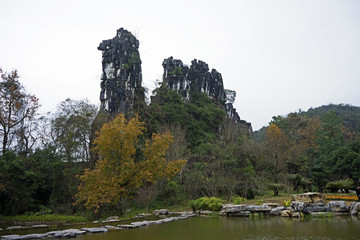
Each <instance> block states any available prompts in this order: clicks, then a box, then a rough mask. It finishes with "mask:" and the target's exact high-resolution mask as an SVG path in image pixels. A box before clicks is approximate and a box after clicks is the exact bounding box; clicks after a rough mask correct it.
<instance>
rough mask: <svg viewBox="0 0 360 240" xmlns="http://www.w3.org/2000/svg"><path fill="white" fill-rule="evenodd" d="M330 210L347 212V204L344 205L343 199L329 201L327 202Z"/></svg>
mask: <svg viewBox="0 0 360 240" xmlns="http://www.w3.org/2000/svg"><path fill="white" fill-rule="evenodd" d="M327 208H328V210H329V211H330V212H349V211H350V209H349V206H346V203H345V201H331V202H329V203H328V204H327Z"/></svg>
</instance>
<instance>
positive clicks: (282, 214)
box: [281, 210, 291, 217]
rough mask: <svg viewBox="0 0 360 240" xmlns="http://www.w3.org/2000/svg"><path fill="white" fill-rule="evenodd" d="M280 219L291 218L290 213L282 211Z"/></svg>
mask: <svg viewBox="0 0 360 240" xmlns="http://www.w3.org/2000/svg"><path fill="white" fill-rule="evenodd" d="M281 216H282V217H291V211H290V210H283V211H282V212H281Z"/></svg>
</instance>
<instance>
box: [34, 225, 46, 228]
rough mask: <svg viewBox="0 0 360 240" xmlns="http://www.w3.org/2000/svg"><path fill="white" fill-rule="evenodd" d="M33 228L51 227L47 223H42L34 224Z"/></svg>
mask: <svg viewBox="0 0 360 240" xmlns="http://www.w3.org/2000/svg"><path fill="white" fill-rule="evenodd" d="M31 227H32V228H46V227H49V225H45V224H40V225H32V226H31Z"/></svg>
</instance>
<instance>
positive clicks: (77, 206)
mask: <svg viewBox="0 0 360 240" xmlns="http://www.w3.org/2000/svg"><path fill="white" fill-rule="evenodd" d="M0 87H1V92H0V94H1V101H0V108H1V116H0V123H1V129H0V130H1V131H0V135H1V143H2V145H1V146H2V151H1V156H0V166H1V167H0V214H4V215H15V214H24V213H27V214H35V213H36V214H43V213H51V212H54V213H66V214H75V213H76V214H80V215H87V216H90V217H92V218H99V217H101V216H107V215H110V214H122V213H124V212H125V210H126V209H129V208H132V209H137V208H142V209H149V208H152V207H165V206H171V205H181V206H188V203H189V201H190V200H193V199H197V198H199V197H203V196H207V197H220V198H223V199H227V200H230V199H233V198H236V197H241V198H247V199H251V198H254V197H255V196H261V195H264V194H266V193H268V192H269V191H272V193H273V194H274V195H277V194H279V192H281V191H286V192H300V191H301V192H302V191H320V192H321V191H337V190H343V191H348V190H349V189H352V188H354V185H355V184H357V183H358V181H359V179H360V140H359V131H358V123H359V120H358V116H359V108H357V107H352V106H347V105H340V106H335V105H331V106H324V107H321V108H318V109H311V110H309V111H308V112H300V113H290V114H289V115H288V116H286V117H281V116H278V117H274V118H273V120H272V121H271V123H270V124H269V126H267V127H266V128H264V129H263V130H262V134H263V137H262V138H261V141H254V138H253V136H251V134H250V133H249V127H248V125H246V124H245V125H244V124H238V123H236V122H235V121H234V120H233V119H230V118H228V117H227V114H226V111H225V109H224V105H223V104H221V103H219V102H218V101H216V100H214V99H211V98H210V97H208V96H207V95H206V94H205V93H202V92H198V91H190V92H189V96H187V97H188V98H187V99H186V100H185V99H184V98H183V96H182V95H181V94H180V93H178V92H177V91H175V90H170V89H169V88H168V87H167V85H166V83H162V84H161V85H160V86H159V88H157V89H155V91H154V93H156V101H153V102H152V103H151V104H150V105H149V106H147V105H144V104H143V105H139V106H137V107H135V108H134V109H133V111H131V112H128V113H127V114H126V115H124V114H120V115H116V116H115V117H109V118H108V119H109V120H107V121H106V123H105V124H104V125H102V126H98V127H96V128H97V129H99V131H97V132H96V134H95V137H93V134H94V125H97V124H99V121H95V119H96V116H98V117H99V114H101V113H99V111H98V109H97V108H96V107H95V106H94V105H92V104H90V103H89V102H88V101H86V100H71V99H66V100H64V101H62V102H61V103H60V104H59V105H58V109H57V110H56V111H55V112H54V113H50V114H48V115H43V116H41V115H39V114H38V113H37V111H38V104H37V102H38V100H37V98H36V97H35V96H33V95H30V94H29V93H27V91H26V89H25V88H24V87H23V86H22V85H21V83H20V78H19V76H18V75H17V73H16V71H14V72H11V73H2V75H1V83H0ZM135 106H136V105H135ZM333 110H336V111H333ZM258 136H259V134H258ZM91 139H93V140H91ZM90 153H93V154H94V156H97V158H94V159H92V158H91V157H90Z"/></svg>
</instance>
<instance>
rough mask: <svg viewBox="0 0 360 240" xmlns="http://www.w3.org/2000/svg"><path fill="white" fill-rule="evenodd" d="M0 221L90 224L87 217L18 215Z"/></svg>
mask: <svg viewBox="0 0 360 240" xmlns="http://www.w3.org/2000/svg"><path fill="white" fill-rule="evenodd" d="M0 221H8V222H57V223H81V222H88V221H89V220H88V219H87V218H85V217H80V216H72V215H60V214H45V215H38V216H37V215H18V216H0Z"/></svg>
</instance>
